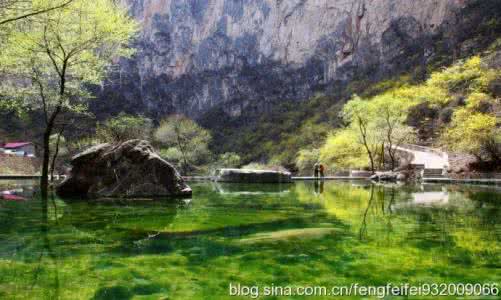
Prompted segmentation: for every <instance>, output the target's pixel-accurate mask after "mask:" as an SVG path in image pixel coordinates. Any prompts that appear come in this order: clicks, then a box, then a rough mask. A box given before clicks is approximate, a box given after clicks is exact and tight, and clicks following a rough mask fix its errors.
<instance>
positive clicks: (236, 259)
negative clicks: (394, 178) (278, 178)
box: [0, 181, 501, 299]
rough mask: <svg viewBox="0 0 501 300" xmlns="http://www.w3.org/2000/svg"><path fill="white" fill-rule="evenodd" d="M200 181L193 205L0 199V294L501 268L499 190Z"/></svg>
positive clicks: (470, 278) (217, 290)
mask: <svg viewBox="0 0 501 300" xmlns="http://www.w3.org/2000/svg"><path fill="white" fill-rule="evenodd" d="M192 187H193V190H194V194H193V200H192V201H191V202H189V203H185V202H172V201H167V200H165V201H149V202H137V201H136V202H131V201H126V200H114V201H107V202H102V201H101V202H86V201H76V202H75V201H72V202H65V201H63V200H62V199H58V198H52V199H50V201H49V202H47V203H46V205H44V204H43V203H40V202H39V201H26V202H4V203H1V205H0V239H1V241H2V242H1V243H0V298H6V299H11V298H19V299H40V298H42V299H43V298H49V299H58V298H59V299H110V298H113V297H115V298H119V299H130V298H138V299H140V298H146V299H167V298H169V299H207V298H210V297H214V298H215V299H225V297H226V296H227V290H226V289H227V286H228V283H229V282H242V283H263V284H270V283H275V284H277V285H278V284H280V285H284V286H285V285H294V284H298V283H318V284H320V285H332V284H336V285H344V284H349V283H353V282H360V283H361V284H366V285H379V284H385V283H387V282H410V283H418V282H426V281H432V282H449V281H454V282H464V281H466V282H499V280H500V279H501V273H500V272H499V270H500V268H501V266H500V264H499V262H500V261H501V260H500V255H501V242H500V241H501V226H500V221H499V220H501V211H500V204H499V203H500V200H501V199H500V198H499V197H500V193H499V192H497V191H495V190H489V189H476V188H469V187H464V186H463V187H461V186H440V185H424V186H397V185H384V186H382V185H372V184H370V183H364V182H353V183H350V182H329V181H326V182H322V181H319V182H316V183H315V182H297V183H295V184H291V185H251V186H247V185H233V184H220V185H219V186H216V185H214V184H211V183H197V184H194V185H193V186H192ZM13 188H15V187H12V186H9V187H6V188H4V189H2V190H11V189H13ZM30 199H33V198H30ZM33 200H36V199H33ZM209 270H210V271H209ZM228 299H231V298H228Z"/></svg>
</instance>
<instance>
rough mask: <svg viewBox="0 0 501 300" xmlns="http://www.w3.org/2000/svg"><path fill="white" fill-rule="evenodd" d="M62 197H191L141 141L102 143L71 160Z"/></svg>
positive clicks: (179, 179)
mask: <svg viewBox="0 0 501 300" xmlns="http://www.w3.org/2000/svg"><path fill="white" fill-rule="evenodd" d="M71 164H72V170H71V174H70V176H69V177H68V178H67V179H66V180H64V181H63V182H62V183H61V184H60V185H59V186H58V187H57V194H58V195H59V196H61V197H89V198H108V197H109V198H122V197H125V198H127V197H131V198H137V197H170V196H183V197H184V196H191V188H190V187H189V186H188V185H186V184H185V182H184V181H183V179H182V177H181V176H180V175H179V173H178V172H177V171H176V169H175V168H174V167H173V166H171V165H170V164H169V163H168V162H166V161H164V160H163V159H162V158H160V157H159V156H158V155H157V154H156V153H155V152H154V150H153V148H152V146H151V145H150V144H149V143H148V142H146V141H141V140H130V141H127V142H124V143H121V144H119V145H112V144H101V145H97V146H94V147H92V148H89V149H87V150H86V151H84V152H82V153H80V154H78V155H76V156H75V157H73V159H72V162H71Z"/></svg>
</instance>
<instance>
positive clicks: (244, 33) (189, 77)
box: [102, 0, 467, 117]
mask: <svg viewBox="0 0 501 300" xmlns="http://www.w3.org/2000/svg"><path fill="white" fill-rule="evenodd" d="M122 2H123V4H124V5H127V6H128V8H129V10H130V13H131V14H132V15H133V16H134V17H135V18H136V19H137V20H138V21H139V22H140V23H141V24H142V26H143V30H142V32H141V34H140V37H139V39H138V42H137V46H138V52H137V54H136V56H135V58H134V59H132V60H129V61H123V62H122V63H121V64H120V66H119V67H117V69H116V70H115V72H114V75H113V76H112V79H113V80H111V81H110V82H108V83H107V84H106V85H105V86H104V89H103V91H102V97H106V98H108V99H121V100H123V101H121V102H120V103H122V105H123V107H124V109H125V110H127V109H129V110H134V109H137V108H138V107H141V110H145V111H146V112H147V113H149V114H151V115H153V116H162V115H164V114H167V113H172V112H182V113H185V114H188V115H191V116H194V117H197V116H199V115H200V114H201V113H203V112H205V111H207V110H209V109H210V108H213V107H217V106H224V110H225V111H226V112H227V113H228V114H230V115H233V116H235V115H239V114H240V113H241V112H242V111H243V110H245V109H249V108H257V109H265V108H266V105H267V103H269V102H270V101H274V100H283V101H289V100H302V99H307V98H308V97H310V96H311V95H312V94H313V93H315V92H317V91H322V92H325V91H326V92H329V89H336V88H337V87H339V86H341V85H342V84H344V83H346V82H347V81H349V80H351V79H352V78H354V77H357V76H360V74H364V76H370V77H373V78H381V77H383V76H385V74H388V73H390V72H395V71H401V70H403V69H405V68H407V67H408V66H409V65H411V64H416V63H419V62H420V61H424V60H427V59H430V57H431V56H432V55H433V53H432V51H430V50H429V49H428V48H427V43H431V39H432V38H433V37H434V36H435V35H437V34H438V33H439V32H440V28H442V27H443V24H444V23H446V22H448V21H449V20H450V19H451V16H452V15H453V13H454V12H455V11H458V10H461V8H462V7H463V6H464V5H465V3H466V2H467V1H465V0H122Z"/></svg>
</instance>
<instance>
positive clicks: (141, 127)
mask: <svg viewBox="0 0 501 300" xmlns="http://www.w3.org/2000/svg"><path fill="white" fill-rule="evenodd" d="M152 131H153V122H152V120H150V119H148V118H145V117H143V116H131V115H128V114H124V113H121V114H119V115H118V116H116V117H114V118H110V119H108V120H106V121H105V122H103V123H98V124H97V129H96V137H97V139H98V140H100V141H102V142H111V143H119V142H123V141H127V140H132V139H141V140H149V139H150V137H151V134H152Z"/></svg>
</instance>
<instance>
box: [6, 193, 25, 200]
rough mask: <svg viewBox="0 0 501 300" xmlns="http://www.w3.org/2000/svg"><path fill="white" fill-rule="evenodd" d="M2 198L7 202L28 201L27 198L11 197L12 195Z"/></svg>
mask: <svg viewBox="0 0 501 300" xmlns="http://www.w3.org/2000/svg"><path fill="white" fill-rule="evenodd" d="M1 197H2V198H3V200H6V201H25V200H26V198H24V197H21V196H16V195H10V194H3V195H2V196H1Z"/></svg>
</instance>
